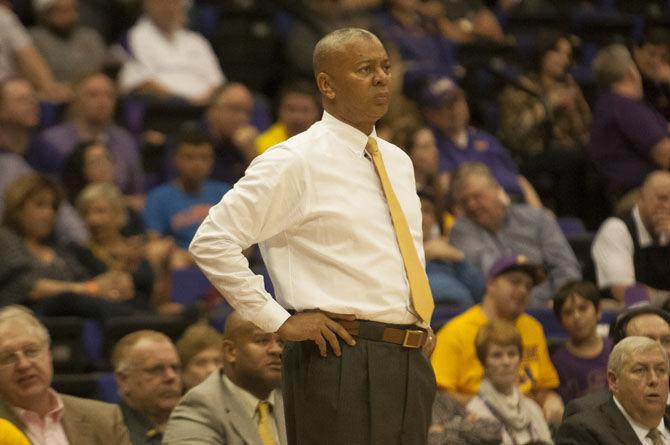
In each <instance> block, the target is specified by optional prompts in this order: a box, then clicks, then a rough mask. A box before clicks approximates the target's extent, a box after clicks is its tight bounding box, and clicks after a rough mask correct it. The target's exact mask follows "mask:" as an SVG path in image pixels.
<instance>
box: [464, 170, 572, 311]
mask: <svg viewBox="0 0 670 445" xmlns="http://www.w3.org/2000/svg"><path fill="white" fill-rule="evenodd" d="M451 193H452V196H453V197H454V203H455V205H456V206H457V208H459V209H460V210H461V211H462V214H461V215H459V216H458V217H457V218H456V222H455V223H454V227H453V228H452V230H451V243H452V244H453V245H454V246H455V247H457V248H458V249H460V250H462V251H463V253H464V254H465V260H466V261H468V262H470V263H471V264H474V265H475V266H477V267H478V268H479V270H481V271H482V273H486V271H488V270H489V268H490V267H491V265H492V264H493V262H494V261H495V260H496V259H497V258H498V257H500V256H502V255H508V254H510V253H520V254H522V255H525V256H527V257H528V258H529V260H530V261H531V262H533V263H536V264H542V265H543V266H544V268H545V270H546V271H547V280H546V282H544V283H543V284H542V285H541V286H538V287H536V288H535V289H533V292H532V294H531V296H532V300H531V301H532V303H531V304H534V305H543V304H547V303H548V302H549V300H550V299H551V298H552V297H553V295H554V294H555V293H556V291H557V290H558V288H559V287H561V286H562V285H563V284H565V283H567V282H568V281H573V280H579V279H581V272H580V267H579V262H578V261H577V258H575V254H574V253H573V252H572V249H571V248H570V245H569V244H568V242H567V240H566V239H565V236H564V235H563V233H562V232H561V229H560V228H559V227H558V224H557V223H556V221H555V220H554V218H553V216H552V215H551V214H550V213H549V212H548V211H547V210H544V209H537V208H533V207H530V206H528V205H526V204H508V203H507V200H506V199H505V197H504V195H503V191H502V188H501V187H500V185H499V184H498V182H497V181H496V179H495V178H494V177H493V176H492V174H491V172H490V170H489V169H488V168H486V166H484V165H483V164H479V163H466V164H463V165H462V166H461V167H460V168H459V169H458V170H457V171H456V173H455V174H454V176H453V177H452V180H451Z"/></svg>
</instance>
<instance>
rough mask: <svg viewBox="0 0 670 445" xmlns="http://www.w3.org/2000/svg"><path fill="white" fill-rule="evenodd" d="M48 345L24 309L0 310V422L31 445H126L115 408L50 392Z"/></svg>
mask: <svg viewBox="0 0 670 445" xmlns="http://www.w3.org/2000/svg"><path fill="white" fill-rule="evenodd" d="M50 347H51V344H50V338H49V332H48V331H47V330H46V328H45V327H44V325H43V324H42V323H41V322H40V321H39V320H38V319H37V318H35V316H34V315H33V314H32V313H31V312H30V311H29V310H27V309H26V308H23V307H21V306H9V307H6V308H2V309H0V418H2V419H7V420H9V421H10V422H12V423H13V424H14V425H16V426H17V427H19V428H20V429H21V431H22V432H23V433H24V434H25V435H26V436H28V438H29V439H30V442H31V443H32V444H34V445H47V444H56V443H70V444H91V445H103V444H115V445H116V444H118V445H130V440H129V439H128V431H127V430H126V427H125V425H124V424H123V419H122V417H121V413H120V412H119V409H118V408H117V407H116V406H113V405H110V404H108V403H103V402H98V401H94V400H86V399H81V398H79V397H72V396H67V395H64V394H59V393H57V392H56V391H54V390H53V389H51V381H52V378H53V362H52V356H51V351H50ZM0 441H2V436H1V435H0ZM2 443H4V444H12V445H19V444H20V443H21V442H5V441H2Z"/></svg>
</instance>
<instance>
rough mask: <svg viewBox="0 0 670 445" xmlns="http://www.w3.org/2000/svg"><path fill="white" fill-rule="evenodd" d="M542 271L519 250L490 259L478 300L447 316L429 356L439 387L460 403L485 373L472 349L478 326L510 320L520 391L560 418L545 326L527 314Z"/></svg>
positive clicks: (548, 416)
mask: <svg viewBox="0 0 670 445" xmlns="http://www.w3.org/2000/svg"><path fill="white" fill-rule="evenodd" d="M542 276H543V271H542V270H541V267H540V266H536V265H533V264H531V263H529V262H528V260H527V259H526V258H525V257H523V256H520V255H519V256H503V257H501V258H500V259H498V260H497V261H496V262H495V263H494V264H493V266H492V267H491V270H490V271H489V274H488V278H487V281H486V293H485V294H484V299H483V301H482V303H481V304H478V305H476V306H474V307H472V308H470V309H468V310H467V311H466V312H464V313H463V314H461V315H459V316H457V317H455V318H453V319H451V320H450V321H449V322H448V323H447V324H446V325H445V326H443V327H442V328H441V329H440V330H439V331H438V333H437V341H436V345H435V351H434V352H433V355H432V356H431V359H430V360H431V363H432V364H433V369H434V370H435V378H436V380H437V385H438V387H439V388H441V389H443V390H446V391H448V392H449V394H450V395H451V396H452V397H454V398H456V399H457V400H459V401H462V402H467V401H469V400H470V399H471V398H472V397H473V396H475V395H476V394H477V392H478V391H479V389H480V383H481V381H482V378H483V377H484V367H483V366H482V363H481V362H479V361H478V359H477V351H476V349H475V337H476V335H477V331H478V330H479V328H481V327H482V326H484V325H485V324H486V323H488V322H489V321H492V320H500V319H502V320H506V321H509V322H512V323H514V325H515V326H516V328H517V329H518V330H519V333H520V334H521V341H522V343H523V354H524V355H523V359H522V365H521V367H520V368H519V371H520V372H519V374H518V379H519V380H518V384H519V386H520V390H521V392H522V393H523V394H526V395H529V396H531V397H532V398H533V399H534V400H535V401H537V402H538V403H539V404H540V406H541V407H542V411H543V413H544V417H545V419H546V420H547V421H548V422H549V423H554V422H557V421H559V420H560V418H561V416H562V415H563V402H562V401H561V398H560V397H559V396H558V394H556V392H555V391H554V389H555V388H556V387H558V383H559V382H558V375H557V374H556V369H554V365H552V363H551V360H550V359H549V351H548V349H547V341H546V339H545V336H544V331H543V330H542V325H540V323H539V322H538V321H537V320H536V319H534V318H533V317H531V316H530V315H528V314H526V313H525V310H526V307H527V306H528V295H529V292H530V289H531V288H532V287H533V285H535V284H537V283H538V282H539V281H541V280H542V279H543V278H542Z"/></svg>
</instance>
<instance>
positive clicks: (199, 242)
mask: <svg viewBox="0 0 670 445" xmlns="http://www.w3.org/2000/svg"><path fill="white" fill-rule="evenodd" d="M313 64H314V73H315V78H316V82H317V85H318V87H319V90H320V92H321V97H322V103H323V108H324V114H323V117H322V119H321V120H320V121H319V122H317V123H315V124H314V125H312V127H310V128H309V129H308V130H307V131H305V132H303V133H300V134H298V135H296V136H294V137H292V138H290V139H289V140H287V141H285V142H283V143H281V144H279V145H276V146H275V147H273V148H271V149H269V150H268V151H267V152H265V153H263V154H262V155H261V156H259V157H257V158H256V159H255V160H254V161H253V162H252V163H251V165H250V167H249V168H248V169H247V172H246V174H245V176H244V177H243V178H242V179H241V180H240V181H239V182H238V183H237V184H236V185H235V187H234V188H233V190H231V191H230V192H228V193H227V194H226V195H225V196H224V197H223V199H222V200H221V202H220V203H219V204H217V205H216V206H214V207H213V208H212V209H211V210H210V213H209V216H208V217H207V218H206V219H205V221H204V222H203V224H202V225H201V227H200V228H199V230H198V232H197V233H196V236H195V238H194V240H193V242H192V244H191V246H190V251H191V253H192V254H193V257H194V258H195V261H196V263H197V264H198V265H199V266H200V267H201V268H202V270H203V271H204V272H205V274H206V275H207V276H208V278H209V279H210V280H211V281H212V283H213V284H214V285H215V286H216V287H217V289H219V291H221V293H222V294H223V295H224V297H226V299H227V300H228V301H229V302H230V303H231V305H232V306H233V307H234V308H235V309H236V310H237V311H238V312H239V313H240V314H241V316H242V317H244V318H246V319H249V320H250V321H252V322H254V323H255V324H256V325H257V326H258V327H259V328H261V329H262V330H264V331H266V332H277V333H278V334H279V336H280V337H281V338H282V339H283V340H285V341H286V343H285V347H284V351H283V354H282V362H283V370H282V374H283V391H284V401H285V412H286V422H287V435H288V441H289V443H292V444H303V443H304V444H310V443H322V444H331V443H332V444H340V443H348V444H352V445H355V444H361V445H362V444H377V443H379V444H382V443H403V444H405V443H406V444H423V443H425V440H426V434H427V429H428V425H429V422H430V413H431V406H432V402H433V399H434V396H435V377H434V374H433V371H432V369H431V366H430V363H429V362H428V359H427V357H426V353H425V352H424V351H423V348H428V349H430V348H431V345H432V332H431V331H430V328H429V324H430V318H431V315H432V310H433V302H432V295H431V294H430V288H429V286H428V281H427V278H426V276H425V271H424V261H423V260H422V258H423V247H422V242H421V240H422V233H421V208H420V202H419V198H418V196H417V194H416V188H415V182H414V172H413V168H412V163H411V161H410V159H409V157H408V156H407V155H406V154H405V153H404V152H403V151H402V150H401V149H400V148H398V147H396V146H394V145H392V144H390V143H388V142H386V141H384V140H382V139H379V138H378V137H377V134H376V131H375V127H374V125H375V122H376V121H377V120H378V119H380V118H381V117H382V116H383V115H384V114H385V113H386V111H387V109H388V104H389V99H390V91H389V81H390V66H389V59H388V55H387V53H386V50H385V49H384V47H383V46H382V44H381V42H380V41H379V39H378V38H377V37H376V36H374V35H373V34H371V33H370V32H368V31H365V30H362V29H356V28H345V29H339V30H336V31H334V32H332V33H330V34H328V35H327V36H325V37H324V38H322V39H321V40H320V41H319V42H318V43H317V45H316V47H315V49H314V56H313ZM254 243H259V246H260V249H261V253H262V255H263V258H264V260H265V263H266V266H267V267H268V271H269V273H270V276H271V278H272V282H273V284H274V287H275V290H276V297H277V300H276V301H275V300H274V299H273V298H272V297H271V296H270V295H269V294H268V293H267V292H266V291H265V290H264V287H263V282H262V279H261V278H260V277H258V276H255V275H254V274H253V273H252V272H251V271H250V270H249V268H248V263H247V262H246V260H245V259H244V257H243V255H242V253H241V252H242V250H243V249H245V248H247V247H248V246H250V245H252V244H254ZM329 348H330V349H332V352H333V353H332V354H329V353H328V349H329Z"/></svg>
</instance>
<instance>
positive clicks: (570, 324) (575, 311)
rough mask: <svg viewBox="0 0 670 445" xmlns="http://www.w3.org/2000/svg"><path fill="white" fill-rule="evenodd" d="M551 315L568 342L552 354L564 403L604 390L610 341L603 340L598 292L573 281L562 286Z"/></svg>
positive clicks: (585, 283) (591, 287)
mask: <svg viewBox="0 0 670 445" xmlns="http://www.w3.org/2000/svg"><path fill="white" fill-rule="evenodd" d="M553 309H554V314H555V315H556V318H557V319H558V321H560V322H561V325H562V326H563V328H564V329H565V330H566V331H567V332H568V335H569V336H570V338H569V339H568V342H567V343H566V344H565V345H563V346H561V347H560V348H559V349H558V350H556V352H554V353H553V354H552V355H551V361H552V362H553V363H554V366H555V367H556V371H557V372H558V378H559V380H560V381H561V384H560V386H559V387H558V390H557V392H558V395H560V396H561V398H562V399H563V403H568V402H569V401H571V400H572V399H576V398H578V397H582V396H585V395H586V394H589V393H592V392H596V391H599V390H602V389H606V388H607V358H608V357H609V354H610V351H611V350H612V339H611V338H610V337H607V338H602V337H601V336H600V335H598V332H597V331H596V328H597V327H598V320H600V316H601V309H600V293H599V292H598V289H596V287H595V286H594V285H593V283H591V282H588V281H575V282H573V283H568V284H566V285H565V286H563V287H561V288H560V289H559V290H558V293H557V294H556V297H555V298H554V306H553Z"/></svg>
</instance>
